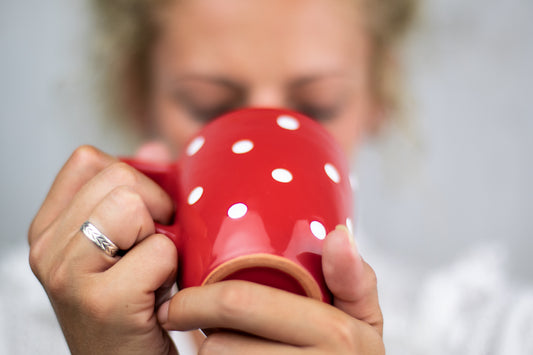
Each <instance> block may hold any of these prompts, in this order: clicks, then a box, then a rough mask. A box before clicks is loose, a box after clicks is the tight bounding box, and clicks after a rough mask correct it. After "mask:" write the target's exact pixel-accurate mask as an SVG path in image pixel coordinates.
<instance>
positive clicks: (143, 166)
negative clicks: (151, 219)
mask: <svg viewBox="0 0 533 355" xmlns="http://www.w3.org/2000/svg"><path fill="white" fill-rule="evenodd" d="M119 159H120V161H122V162H124V163H126V164H128V165H130V166H131V167H133V168H134V169H136V170H139V171H140V172H141V173H143V174H144V175H146V176H147V177H148V178H150V179H152V180H153V181H154V182H155V183H156V184H158V185H159V186H161V188H162V189H163V190H165V191H166V192H167V193H168V194H169V195H170V196H171V197H172V198H175V197H174V196H177V193H178V185H177V181H178V179H177V178H178V165H177V163H176V162H172V163H154V162H150V161H145V160H137V159H134V158H129V157H120V158H119ZM174 202H176V201H174ZM155 230H156V233H161V234H164V235H166V236H167V237H168V238H170V239H171V240H172V241H173V242H174V244H175V245H176V247H177V246H178V241H179V228H178V223H177V221H176V220H174V221H173V222H172V224H170V225H164V224H160V223H157V222H155Z"/></svg>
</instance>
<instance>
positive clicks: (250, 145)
mask: <svg viewBox="0 0 533 355" xmlns="http://www.w3.org/2000/svg"><path fill="white" fill-rule="evenodd" d="M252 149H254V142H252V141H251V140H248V139H243V140H240V141H238V142H235V143H233V146H232V147H231V150H232V151H233V153H235V154H244V153H248V152H249V151H250V150H252Z"/></svg>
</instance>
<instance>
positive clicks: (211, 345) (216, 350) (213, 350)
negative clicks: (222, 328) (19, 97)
mask: <svg viewBox="0 0 533 355" xmlns="http://www.w3.org/2000/svg"><path fill="white" fill-rule="evenodd" d="M224 344H225V336H224V333H213V334H211V335H209V336H208V337H207V338H205V340H204V341H203V343H202V345H201V346H200V349H198V354H199V355H210V354H220V350H221V349H224V347H225V346H224Z"/></svg>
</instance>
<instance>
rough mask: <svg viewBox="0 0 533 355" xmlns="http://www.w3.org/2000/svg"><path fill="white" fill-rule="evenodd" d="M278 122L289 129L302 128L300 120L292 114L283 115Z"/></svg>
mask: <svg viewBox="0 0 533 355" xmlns="http://www.w3.org/2000/svg"><path fill="white" fill-rule="evenodd" d="M276 122H277V123H278V126H280V127H281V128H284V129H288V130H289V131H294V130H297V129H298V128H300V121H298V120H297V119H296V118H294V117H292V116H288V115H281V116H279V117H278V119H277V121H276Z"/></svg>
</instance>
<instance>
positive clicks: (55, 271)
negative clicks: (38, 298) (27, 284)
mask: <svg viewBox="0 0 533 355" xmlns="http://www.w3.org/2000/svg"><path fill="white" fill-rule="evenodd" d="M44 288H45V289H46V290H47V291H48V293H49V294H50V295H51V296H52V297H53V298H58V299H59V298H62V297H66V296H67V295H66V294H67V291H68V290H69V289H70V288H71V287H70V268H69V267H68V266H67V265H66V263H65V262H59V263H58V264H57V265H56V266H55V267H54V268H52V269H51V270H50V272H49V274H48V275H47V277H46V281H45V283H44Z"/></svg>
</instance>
